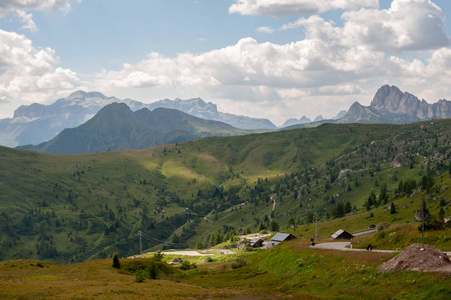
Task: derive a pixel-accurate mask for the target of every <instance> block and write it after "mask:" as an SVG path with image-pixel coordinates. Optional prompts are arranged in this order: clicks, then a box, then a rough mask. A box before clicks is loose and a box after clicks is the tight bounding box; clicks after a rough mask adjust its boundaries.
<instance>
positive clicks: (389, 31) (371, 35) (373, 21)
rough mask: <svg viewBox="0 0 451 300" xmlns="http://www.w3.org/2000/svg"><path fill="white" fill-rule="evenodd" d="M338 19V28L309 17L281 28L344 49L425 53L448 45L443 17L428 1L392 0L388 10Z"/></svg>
mask: <svg viewBox="0 0 451 300" xmlns="http://www.w3.org/2000/svg"><path fill="white" fill-rule="evenodd" d="M342 19H343V20H344V21H345V24H344V26H343V27H342V28H340V27H335V26H334V24H332V23H330V22H327V21H325V20H323V19H322V18H321V17H319V16H311V17H309V18H307V19H305V18H300V19H299V20H297V21H296V22H292V23H288V24H285V25H284V26H282V28H281V29H282V30H288V29H293V28H298V27H304V28H305V31H306V35H307V38H308V39H312V40H328V41H329V42H331V43H334V44H341V45H343V46H346V47H354V46H355V45H364V46H365V47H369V48H371V49H372V50H376V51H383V52H401V51H407V50H427V49H434V48H440V47H443V46H447V45H448V44H449V38H448V36H447V35H446V33H445V32H444V31H443V22H444V14H443V12H442V10H441V9H440V8H439V7H438V6H437V5H435V4H434V3H432V2H431V1H429V0H394V1H393V2H392V4H391V7H390V8H389V9H383V10H378V9H361V10H359V11H349V12H345V13H343V15H342Z"/></svg>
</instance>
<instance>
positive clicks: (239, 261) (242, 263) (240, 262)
mask: <svg viewBox="0 0 451 300" xmlns="http://www.w3.org/2000/svg"><path fill="white" fill-rule="evenodd" d="M245 265H246V261H245V260H244V259H242V258H238V259H237V260H236V261H235V262H234V263H233V264H232V265H231V266H232V269H238V268H241V267H243V266H245Z"/></svg>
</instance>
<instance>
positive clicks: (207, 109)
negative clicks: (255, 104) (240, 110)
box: [146, 98, 277, 129]
mask: <svg viewBox="0 0 451 300" xmlns="http://www.w3.org/2000/svg"><path fill="white" fill-rule="evenodd" d="M146 107H147V108H149V109H150V110H153V109H155V108H158V107H164V108H172V109H178V110H180V111H183V112H185V113H187V114H190V115H192V116H195V117H198V118H202V119H207V120H214V121H220V122H224V123H227V124H229V125H232V126H233V127H236V128H241V129H275V128H277V127H276V126H275V125H274V124H273V123H272V122H271V121H269V120H268V119H257V118H250V117H246V116H239V115H233V114H228V113H222V112H219V111H218V108H217V106H216V105H215V104H213V103H211V102H208V103H206V102H205V101H204V100H202V99H201V98H192V99H188V100H181V99H178V98H177V99H174V100H169V99H164V100H160V101H157V102H153V103H151V104H148V105H146Z"/></svg>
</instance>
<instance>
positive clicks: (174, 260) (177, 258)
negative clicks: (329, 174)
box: [172, 257, 182, 265]
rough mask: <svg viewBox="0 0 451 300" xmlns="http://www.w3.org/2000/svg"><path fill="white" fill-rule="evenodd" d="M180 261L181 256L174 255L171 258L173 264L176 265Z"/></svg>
mask: <svg viewBox="0 0 451 300" xmlns="http://www.w3.org/2000/svg"><path fill="white" fill-rule="evenodd" d="M181 263H182V258H181V257H176V258H174V259H173V260H172V264H173V265H178V264H181Z"/></svg>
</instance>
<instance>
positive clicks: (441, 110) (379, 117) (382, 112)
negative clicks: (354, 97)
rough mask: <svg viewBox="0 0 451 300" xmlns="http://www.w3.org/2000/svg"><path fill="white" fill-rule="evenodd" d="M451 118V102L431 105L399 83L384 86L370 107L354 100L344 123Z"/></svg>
mask: <svg viewBox="0 0 451 300" xmlns="http://www.w3.org/2000/svg"><path fill="white" fill-rule="evenodd" d="M445 118H451V101H447V100H440V101H439V102H437V103H434V104H429V103H427V102H426V101H425V100H424V99H423V100H421V101H420V100H419V99H418V98H417V97H416V96H414V95H412V94H410V93H407V92H405V93H403V92H401V91H400V90H399V88H397V87H396V86H388V85H384V86H382V87H381V88H380V89H379V90H378V91H377V92H376V95H375V96H374V98H373V100H372V101H371V104H370V106H369V107H365V106H362V105H360V104H359V103H358V102H356V103H354V104H353V105H352V106H351V107H350V108H349V111H348V113H347V114H346V115H345V116H344V117H343V118H341V119H340V120H339V122H340V123H353V122H359V123H392V124H403V123H412V122H417V121H424V120H431V119H445Z"/></svg>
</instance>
